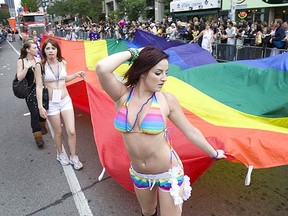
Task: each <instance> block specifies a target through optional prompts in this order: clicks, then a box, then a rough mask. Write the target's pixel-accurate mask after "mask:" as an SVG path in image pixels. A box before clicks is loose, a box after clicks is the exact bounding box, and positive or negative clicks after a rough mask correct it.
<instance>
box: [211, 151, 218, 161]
mask: <svg viewBox="0 0 288 216" xmlns="http://www.w3.org/2000/svg"><path fill="white" fill-rule="evenodd" d="M218 155H219V152H218V151H217V150H216V156H215V157H212V158H213V159H217V158H218Z"/></svg>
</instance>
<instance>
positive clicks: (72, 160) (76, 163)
mask: <svg viewBox="0 0 288 216" xmlns="http://www.w3.org/2000/svg"><path fill="white" fill-rule="evenodd" d="M70 164H72V165H73V167H74V169H76V170H80V169H82V168H83V164H82V163H81V162H80V161H79V158H78V156H77V155H73V156H72V155H71V156H70Z"/></svg>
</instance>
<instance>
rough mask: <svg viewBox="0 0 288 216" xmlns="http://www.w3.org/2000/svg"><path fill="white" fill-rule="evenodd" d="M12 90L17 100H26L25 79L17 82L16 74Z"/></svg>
mask: <svg viewBox="0 0 288 216" xmlns="http://www.w3.org/2000/svg"><path fill="white" fill-rule="evenodd" d="M12 89H13V93H14V95H15V96H16V97H17V98H21V99H23V98H26V97H27V96H28V94H29V90H28V81H27V79H26V78H24V79H23V80H21V81H19V80H18V79H17V74H16V75H15V78H14V79H13V82H12Z"/></svg>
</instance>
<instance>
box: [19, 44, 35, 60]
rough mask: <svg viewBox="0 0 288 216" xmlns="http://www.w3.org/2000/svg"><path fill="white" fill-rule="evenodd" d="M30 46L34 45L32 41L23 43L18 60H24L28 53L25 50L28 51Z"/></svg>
mask: <svg viewBox="0 0 288 216" xmlns="http://www.w3.org/2000/svg"><path fill="white" fill-rule="evenodd" d="M32 44H35V43H34V42H32V41H27V42H25V43H24V45H23V47H22V48H21V50H20V59H24V58H26V57H27V54H28V53H27V50H26V49H30V47H31V45H32Z"/></svg>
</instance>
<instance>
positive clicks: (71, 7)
mask: <svg viewBox="0 0 288 216" xmlns="http://www.w3.org/2000/svg"><path fill="white" fill-rule="evenodd" d="M48 13H49V14H55V15H56V16H62V17H65V16H67V15H69V16H70V17H75V16H76V15H77V16H78V17H79V18H80V19H81V18H82V19H85V18H86V16H88V17H91V18H92V20H93V21H98V20H99V17H100V15H101V14H102V1H101V0H67V1H57V2H56V3H55V4H54V5H53V6H51V7H49V8H48Z"/></svg>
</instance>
